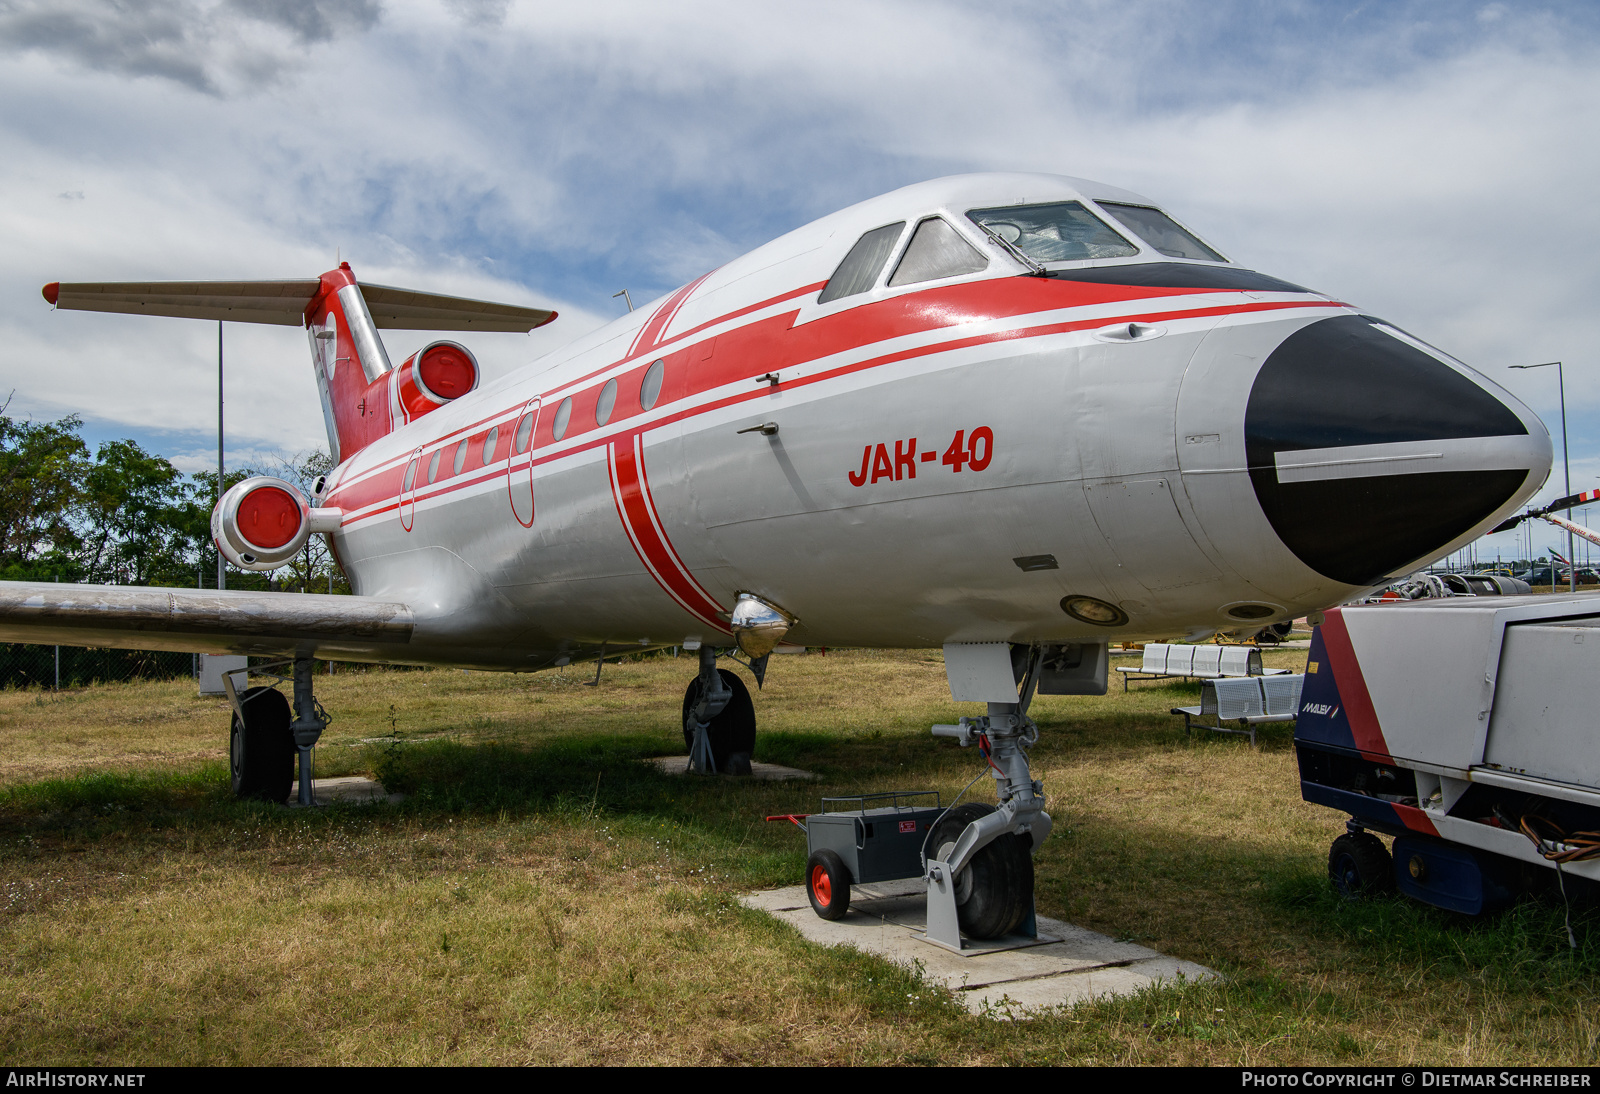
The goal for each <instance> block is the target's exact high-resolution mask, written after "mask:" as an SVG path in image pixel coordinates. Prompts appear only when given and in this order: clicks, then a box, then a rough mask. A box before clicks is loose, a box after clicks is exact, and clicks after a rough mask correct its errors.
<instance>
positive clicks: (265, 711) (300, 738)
mask: <svg viewBox="0 0 1600 1094" xmlns="http://www.w3.org/2000/svg"><path fill="white" fill-rule="evenodd" d="M286 664H289V662H287V661H280V662H277V663H276V664H272V665H263V666H260V667H258V668H256V669H255V670H254V671H255V672H256V673H257V674H258V675H266V676H277V677H278V679H279V680H280V681H282V680H283V679H284V677H282V676H279V675H278V674H277V673H275V672H273V671H271V670H273V669H275V668H281V667H283V666H284V665H286ZM293 664H294V668H293V670H292V673H293V675H292V676H291V677H290V679H291V680H292V682H293V686H294V706H293V710H292V712H291V709H290V704H289V701H288V700H286V699H285V698H284V697H283V693H282V692H279V691H278V690H276V689H275V688H271V687H253V688H246V689H245V690H244V691H243V692H240V691H237V690H236V689H235V688H234V685H233V675H234V674H232V673H230V674H227V675H225V676H223V678H222V684H223V690H224V691H225V692H227V695H228V703H229V705H231V706H232V707H233V725H232V729H231V731H230V733H229V738H228V768H229V773H230V775H231V777H232V784H233V796H234V797H236V798H253V799H256V800H258V801H269V802H280V803H281V802H285V801H287V800H288V799H289V791H290V789H291V787H292V785H293V783H294V767H295V756H296V754H297V753H298V754H299V758H300V795H299V803H300V804H301V805H314V804H315V799H314V797H313V795H312V789H313V782H312V749H313V748H314V747H315V746H316V743H317V739H318V738H319V737H321V736H322V731H323V730H324V729H326V728H328V723H329V722H330V721H331V719H330V718H329V717H328V712H327V711H325V710H324V709H323V708H322V704H321V703H319V702H317V699H316V696H315V695H314V694H312V689H311V679H312V676H311V669H312V660H311V658H310V657H296V658H295V659H294V662H293ZM243 674H244V670H239V675H243ZM747 698H748V697H747Z"/></svg>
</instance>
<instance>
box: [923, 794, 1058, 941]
mask: <svg viewBox="0 0 1600 1094" xmlns="http://www.w3.org/2000/svg"><path fill="white" fill-rule="evenodd" d="M993 812H994V806H992V805H983V804H981V803H976V802H975V803H972V804H970V805H960V806H957V807H956V808H954V809H952V810H950V812H948V813H946V814H945V816H944V819H942V820H941V821H939V823H938V824H937V825H935V826H934V829H933V835H932V836H931V837H930V838H929V840H928V844H929V848H930V850H932V851H933V852H934V855H933V857H934V858H936V859H938V860H940V861H941V862H948V861H949V859H950V855H951V853H952V852H953V851H954V850H955V846H956V841H957V840H958V839H960V837H961V833H962V832H964V831H966V828H967V825H969V824H971V823H972V822H973V821H975V820H977V819H978V818H979V817H985V816H988V815H989V814H990V813H993ZM1032 845H1033V841H1032V839H1031V838H1029V837H1027V836H1019V835H1016V834H1015V833H1011V832H1007V833H1006V834H1004V835H1001V836H998V837H997V838H996V839H995V840H994V841H993V842H992V843H986V844H984V845H983V846H982V847H980V848H979V849H978V850H977V851H976V852H975V853H974V854H973V856H972V858H971V860H970V861H969V862H968V863H967V865H966V867H965V868H963V869H961V870H959V871H957V873H956V876H955V900H956V921H957V922H958V923H959V924H960V925H961V930H962V931H963V932H964V933H965V934H966V935H967V936H968V937H969V938H1002V937H1004V936H1006V935H1008V934H1011V933H1013V932H1014V931H1016V929H1017V928H1018V927H1020V926H1021V925H1022V921H1023V920H1024V919H1026V918H1027V917H1028V913H1029V912H1031V911H1032V910H1033V854H1032Z"/></svg>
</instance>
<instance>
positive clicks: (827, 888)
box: [806, 848, 850, 919]
mask: <svg viewBox="0 0 1600 1094" xmlns="http://www.w3.org/2000/svg"><path fill="white" fill-rule="evenodd" d="M806 896H808V897H810V898H811V910H812V911H813V912H816V913H817V914H818V915H820V916H821V917H822V918H823V919H843V918H844V913H846V912H848V911H849V910H850V871H849V870H846V869H845V868H844V860H843V859H841V858H840V857H839V856H838V855H837V854H836V853H834V852H833V851H829V850H828V849H826V848H824V849H822V850H821V851H813V852H811V857H810V858H808V859H807V860H806Z"/></svg>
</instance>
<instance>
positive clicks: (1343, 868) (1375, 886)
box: [1328, 832, 1394, 900]
mask: <svg viewBox="0 0 1600 1094" xmlns="http://www.w3.org/2000/svg"><path fill="white" fill-rule="evenodd" d="M1328 879H1329V880H1330V881H1332V882H1333V887H1334V888H1335V889H1336V890H1338V892H1339V893H1340V894H1341V895H1342V896H1344V897H1345V898H1346V899H1347V900H1360V899H1361V898H1362V897H1368V896H1377V895H1379V894H1381V893H1387V892H1391V891H1392V890H1393V889H1394V863H1393V862H1392V861H1391V860H1390V858H1389V849H1388V848H1386V847H1385V846H1384V845H1383V841H1382V840H1381V839H1379V838H1378V837H1377V836H1374V835H1373V834H1372V833H1371V832H1346V833H1345V834H1344V835H1342V836H1340V837H1339V838H1338V839H1336V840H1334V841H1333V846H1332V847H1331V848H1329V849H1328Z"/></svg>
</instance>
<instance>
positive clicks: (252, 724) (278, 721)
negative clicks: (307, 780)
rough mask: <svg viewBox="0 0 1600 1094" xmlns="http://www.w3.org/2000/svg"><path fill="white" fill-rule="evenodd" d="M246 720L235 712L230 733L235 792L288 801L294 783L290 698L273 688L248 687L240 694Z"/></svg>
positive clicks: (229, 759) (260, 798)
mask: <svg viewBox="0 0 1600 1094" xmlns="http://www.w3.org/2000/svg"><path fill="white" fill-rule="evenodd" d="M239 705H240V706H241V707H243V708H244V718H245V720H244V721H243V722H242V723H241V722H240V721H239V715H237V714H235V715H234V716H233V731H232V732H231V733H230V734H229V736H228V767H229V770H230V773H231V774H232V776H233V796H234V797H236V798H256V799H258V800H260V801H267V802H279V803H282V802H286V801H288V800H289V788H290V787H291V786H293V785H294V753H295V748H294V734H292V733H290V732H289V722H290V721H291V718H290V714H289V700H287V699H285V698H284V697H283V694H282V693H281V692H279V691H276V690H274V689H273V688H264V687H257V688H248V689H246V690H245V692H244V694H243V695H241V696H239Z"/></svg>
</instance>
